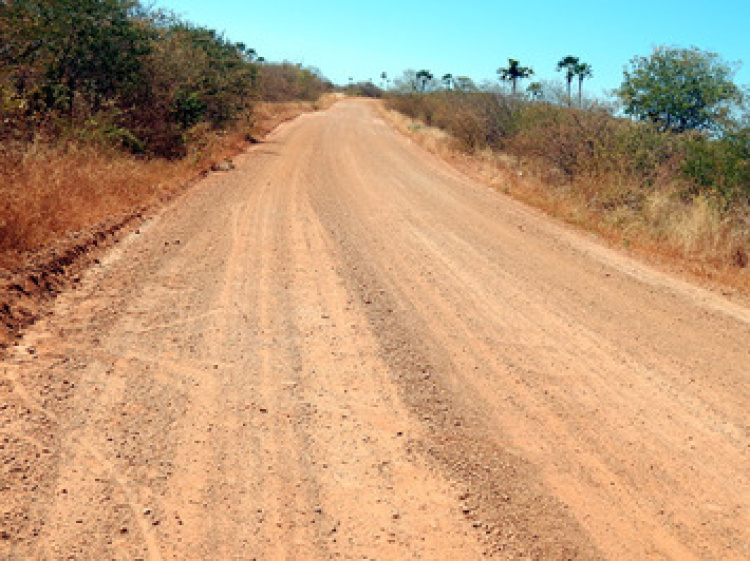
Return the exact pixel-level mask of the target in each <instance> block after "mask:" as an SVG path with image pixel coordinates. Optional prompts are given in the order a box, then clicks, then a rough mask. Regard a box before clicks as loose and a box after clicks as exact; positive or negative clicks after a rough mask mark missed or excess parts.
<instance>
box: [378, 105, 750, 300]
mask: <svg viewBox="0 0 750 561" xmlns="http://www.w3.org/2000/svg"><path fill="white" fill-rule="evenodd" d="M379 107H380V111H381V113H382V115H383V116H384V117H385V118H386V119H387V120H388V121H389V122H390V123H391V124H392V125H393V126H394V127H395V128H396V129H397V130H399V131H401V132H402V133H404V134H406V135H408V136H409V137H411V138H412V139H413V140H415V141H416V142H418V143H419V144H420V145H422V146H423V147H425V148H426V149H428V150H429V151H431V152H433V153H435V154H437V155H438V156H440V157H441V158H442V159H444V160H445V161H446V162H448V163H449V164H451V165H453V166H454V167H456V168H458V169H460V170H461V171H462V172H463V173H465V174H466V175H468V176H470V177H473V178H475V179H477V180H479V181H482V182H483V183H486V184H488V185H491V186H493V187H495V188H496V189H498V190H500V191H503V192H505V193H508V194H510V195H512V196H513V197H515V198H517V199H519V200H522V201H524V202H526V203H528V204H531V205H533V206H536V207H538V208H541V209H542V210H544V211H546V212H548V213H550V214H551V215H554V216H557V217H559V218H562V219H563V220H565V221H567V222H569V223H572V224H575V225H577V226H579V227H582V228H585V229H587V230H589V231H593V232H596V233H597V234H599V235H600V236H602V237H603V238H604V239H606V240H608V241H609V242H610V243H612V244H613V245H616V246H619V247H624V248H627V249H628V250H631V251H634V252H636V253H638V254H639V255H640V256H641V257H643V258H645V259H647V260H649V261H651V262H652V263H655V264H660V265H662V266H667V267H669V268H670V269H672V270H673V271H679V272H687V273H689V274H690V275H691V276H692V277H693V278H694V279H696V280H700V281H704V282H705V281H708V282H709V284H711V283H714V282H715V283H717V284H718V285H719V286H720V287H730V288H733V289H736V290H737V291H739V292H740V293H742V294H745V295H750V271H749V270H748V267H747V255H748V253H749V252H750V247H749V246H750V220H748V218H747V217H748V216H750V209H747V208H742V209H736V210H735V213H734V214H733V215H731V216H727V215H722V214H721V213H720V212H719V211H718V210H717V209H716V207H715V206H714V205H711V204H710V202H709V200H708V199H707V198H705V197H702V196H698V197H695V198H693V199H692V200H686V199H685V198H683V197H679V196H677V192H676V189H675V190H670V188H669V187H668V185H665V186H663V187H662V188H660V189H656V190H654V191H652V192H650V193H648V194H646V195H645V196H644V197H643V200H642V201H640V202H639V204H638V205H628V204H627V203H625V204H622V203H621V200H622V198H623V197H626V196H627V194H628V193H631V192H633V191H634V190H635V189H636V188H635V187H633V186H631V185H629V184H628V182H627V177H626V176H624V175H618V174H617V173H615V172H610V173H608V174H597V175H593V176H589V177H582V178H578V179H577V180H576V182H575V183H570V184H565V183H564V181H561V176H560V174H559V173H556V171H555V170H554V169H550V167H549V165H545V164H543V163H540V162H538V161H534V160H533V159H522V158H518V157H512V156H508V155H507V154H504V153H502V152H497V151H494V150H491V149H488V148H487V149H482V150H476V151H474V152H473V153H467V152H466V150H465V149H463V147H462V146H461V145H460V143H457V142H456V141H455V139H453V138H452V137H450V136H449V135H447V134H446V133H445V132H444V131H442V130H441V129H437V128H435V127H429V126H425V125H424V124H423V123H422V122H420V121H418V120H415V119H412V118H410V117H407V116H405V115H403V114H401V113H398V112H396V111H393V110H389V109H386V108H385V107H384V106H383V105H382V104H379ZM610 201H618V204H610ZM743 216H744V217H745V218H744V220H743V219H742V217H743ZM738 217H739V218H738Z"/></svg>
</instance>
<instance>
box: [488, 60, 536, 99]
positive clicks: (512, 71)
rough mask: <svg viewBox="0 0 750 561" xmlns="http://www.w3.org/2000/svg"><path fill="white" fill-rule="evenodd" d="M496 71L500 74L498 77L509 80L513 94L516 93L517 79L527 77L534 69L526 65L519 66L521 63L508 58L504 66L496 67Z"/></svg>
mask: <svg viewBox="0 0 750 561" xmlns="http://www.w3.org/2000/svg"><path fill="white" fill-rule="evenodd" d="M497 73H498V74H499V75H500V79H501V80H503V81H507V82H510V84H511V91H512V92H513V95H515V94H516V85H517V83H518V80H523V79H524V78H528V77H529V76H531V75H532V74H534V71H533V70H532V69H531V68H529V67H526V66H521V63H520V62H518V61H517V60H515V59H513V58H509V59H508V66H507V67H506V68H498V69H497Z"/></svg>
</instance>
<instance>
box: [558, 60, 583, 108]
mask: <svg viewBox="0 0 750 561" xmlns="http://www.w3.org/2000/svg"><path fill="white" fill-rule="evenodd" d="M579 64H580V59H579V58H578V57H577V56H572V55H568V56H566V57H563V58H561V59H560V61H559V62H558V63H557V71H558V72H560V71H561V70H564V71H565V82H566V84H567V85H568V105H570V99H571V98H570V85H571V84H572V83H573V78H575V76H576V69H577V67H578V65H579Z"/></svg>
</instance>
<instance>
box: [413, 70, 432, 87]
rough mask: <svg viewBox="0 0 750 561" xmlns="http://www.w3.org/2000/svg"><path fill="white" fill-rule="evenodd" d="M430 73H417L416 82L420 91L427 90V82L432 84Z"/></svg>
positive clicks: (424, 71)
mask: <svg viewBox="0 0 750 561" xmlns="http://www.w3.org/2000/svg"><path fill="white" fill-rule="evenodd" d="M433 77H434V76H433V75H432V72H430V71H429V70H420V71H419V72H417V81H418V83H419V87H420V90H421V91H425V90H426V89H427V84H428V83H429V82H432V79H433Z"/></svg>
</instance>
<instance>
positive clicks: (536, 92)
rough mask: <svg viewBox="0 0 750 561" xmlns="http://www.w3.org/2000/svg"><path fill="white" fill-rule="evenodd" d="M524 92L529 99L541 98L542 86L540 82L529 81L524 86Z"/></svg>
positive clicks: (542, 93) (542, 95)
mask: <svg viewBox="0 0 750 561" xmlns="http://www.w3.org/2000/svg"><path fill="white" fill-rule="evenodd" d="M526 93H528V94H529V96H530V97H531V99H536V100H539V99H542V97H544V87H543V86H542V84H541V83H540V82H531V84H529V86H528V87H527V88H526Z"/></svg>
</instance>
